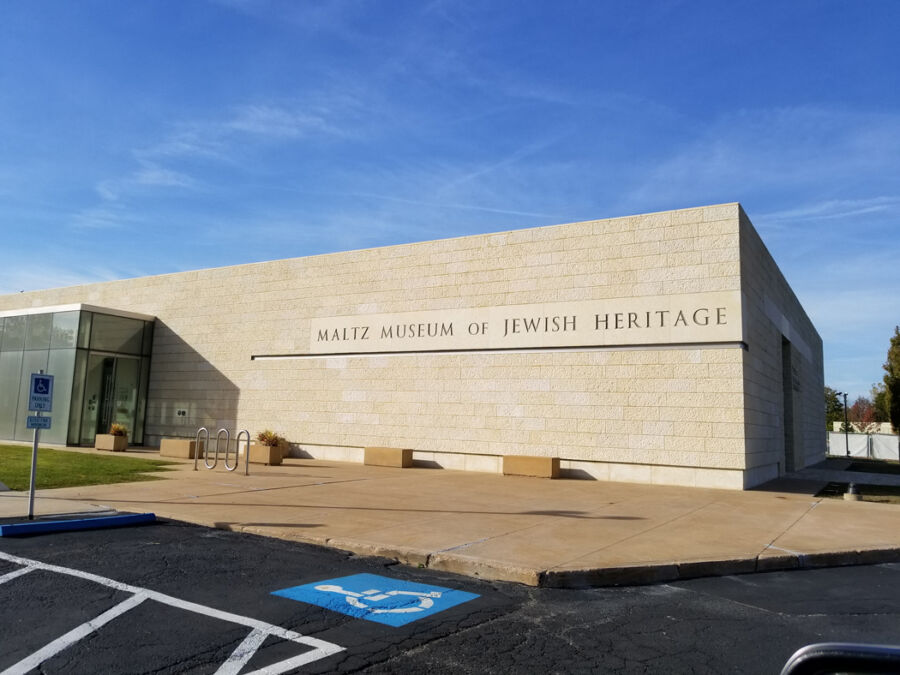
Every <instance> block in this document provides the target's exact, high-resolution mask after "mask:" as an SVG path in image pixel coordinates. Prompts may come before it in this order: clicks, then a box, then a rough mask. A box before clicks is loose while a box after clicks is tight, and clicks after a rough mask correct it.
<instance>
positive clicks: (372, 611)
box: [272, 574, 478, 626]
mask: <svg viewBox="0 0 900 675" xmlns="http://www.w3.org/2000/svg"><path fill="white" fill-rule="evenodd" d="M272 595H280V596H282V597H284V598H290V599H291V600H299V601H300V602H308V603H310V604H312V605H318V606H319V607H325V608H326V609H332V610H334V611H336V612H341V613H342V614H347V615H349V616H353V617H356V618H358V619H366V620H367V621H377V622H378V623H383V624H385V625H388V626H404V625H406V624H408V623H412V622H413V621H418V620H419V619H424V618H425V617H426V616H431V615H432V614H437V613H438V612H443V611H444V610H445V609H450V608H451V607H455V606H456V605H460V604H462V603H464V602H468V601H469V600H474V599H475V598H477V597H478V595H477V594H475V593H467V592H466V591H457V590H454V589H452V588H444V587H443V586H430V585H427V584H417V583H415V582H412V581H404V580H402V579H391V578H389V577H383V576H380V575H378V574H353V575H351V576H349V577H339V578H337V579H326V580H324V581H317V582H315V583H312V584H304V585H302V586H293V587H291V588H283V589H281V590H280V591H274V592H273V593H272Z"/></svg>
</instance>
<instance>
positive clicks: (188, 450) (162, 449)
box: [159, 438, 203, 459]
mask: <svg viewBox="0 0 900 675" xmlns="http://www.w3.org/2000/svg"><path fill="white" fill-rule="evenodd" d="M196 447H197V441H189V440H187V439H184V438H164V439H162V441H161V442H160V444H159V456H160V457H178V458H181V459H194V451H195V449H196ZM199 457H203V443H200V455H199Z"/></svg>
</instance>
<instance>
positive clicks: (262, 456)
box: [250, 443, 284, 466]
mask: <svg viewBox="0 0 900 675" xmlns="http://www.w3.org/2000/svg"><path fill="white" fill-rule="evenodd" d="M283 454H284V453H283V452H282V450H281V447H279V446H277V445H260V444H259V443H251V444H250V463H251V464H269V465H270V466H277V465H278V464H281V459H282V456H283Z"/></svg>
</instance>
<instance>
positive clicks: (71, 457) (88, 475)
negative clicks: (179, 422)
mask: <svg viewBox="0 0 900 675" xmlns="http://www.w3.org/2000/svg"><path fill="white" fill-rule="evenodd" d="M172 464H175V462H166V461H161V460H158V459H141V458H139V457H119V456H112V455H111V456H104V455H94V454H89V453H84V452H68V451H65V450H50V449H47V448H39V449H38V461H37V477H36V481H35V482H36V487H37V488H38V489H46V488H61V487H77V486H79V485H103V484H106V483H128V482H132V481H141V480H157V479H156V477H154V476H148V475H147V472H150V471H168V470H169V469H166V468H165V467H167V466H171V465H172ZM30 481H31V448H29V447H24V446H18V445H0V482H3V483H5V484H6V485H7V487H9V489H10V490H27V489H28V485H29V482H30Z"/></svg>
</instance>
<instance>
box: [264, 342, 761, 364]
mask: <svg viewBox="0 0 900 675" xmlns="http://www.w3.org/2000/svg"><path fill="white" fill-rule="evenodd" d="M661 349H745V350H747V351H749V349H750V348H749V347H748V346H747V343H746V342H688V343H682V342H679V343H669V344H654V345H604V346H602V347H546V348H542V349H541V348H539V349H535V348H512V349H503V348H500V349H422V350H419V351H402V352H399V351H392V352H339V353H334V354H251V355H250V360H251V361H277V360H287V359H337V358H347V357H352V358H355V359H356V358H364V357H376V356H422V355H424V354H545V353H548V352H612V351H616V352H621V351H648V350H649V351H659V350H661Z"/></svg>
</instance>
